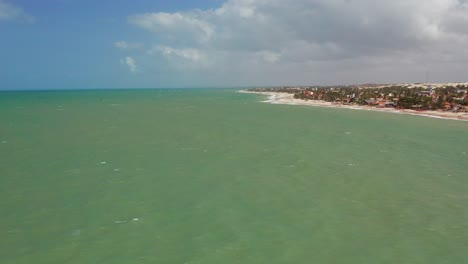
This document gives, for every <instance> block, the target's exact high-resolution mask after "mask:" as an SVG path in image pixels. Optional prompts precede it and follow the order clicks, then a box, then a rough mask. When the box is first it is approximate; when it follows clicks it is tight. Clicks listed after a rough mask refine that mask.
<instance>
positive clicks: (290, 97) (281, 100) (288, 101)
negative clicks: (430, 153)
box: [239, 90, 468, 121]
mask: <svg viewBox="0 0 468 264" xmlns="http://www.w3.org/2000/svg"><path fill="white" fill-rule="evenodd" d="M239 92H240V93H248V94H259V95H266V96H268V99H267V100H264V101H262V102H263V103H270V104H284V105H306V106H320V107H333V108H344V109H352V110H367V111H376V112H386V113H394V114H405V115H414V116H423V117H430V118H438V119H447V120H456V121H468V113H452V112H443V111H415V110H411V109H395V108H377V107H373V106H364V105H343V104H335V103H332V102H326V101H323V100H308V101H305V100H300V99H295V98H294V94H289V93H280V92H253V91H246V90H241V91H239Z"/></svg>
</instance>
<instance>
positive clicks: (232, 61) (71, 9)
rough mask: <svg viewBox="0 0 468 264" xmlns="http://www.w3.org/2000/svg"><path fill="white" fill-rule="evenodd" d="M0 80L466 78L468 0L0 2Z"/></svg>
mask: <svg viewBox="0 0 468 264" xmlns="http://www.w3.org/2000/svg"><path fill="white" fill-rule="evenodd" d="M0 62H1V63H0V89H47V88H62V89H72V88H132V87H141V88H147V87H237V86H260V85H307V84H310V85H314V84H350V83H369V82H374V83H375V82H378V83H389V82H422V81H425V78H426V72H429V80H430V81H432V82H446V81H468V1H467V0H392V1H388V0H288V1H287V0H193V1H186V0H171V1H166V0H132V1H130V0H128V1H124V0H100V1H95V0H41V1H36V0H0Z"/></svg>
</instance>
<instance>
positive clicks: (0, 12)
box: [0, 0, 35, 23]
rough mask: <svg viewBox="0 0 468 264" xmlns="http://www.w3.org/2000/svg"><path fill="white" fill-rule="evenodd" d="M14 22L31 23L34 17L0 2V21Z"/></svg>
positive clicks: (19, 8) (11, 5) (1, 0)
mask: <svg viewBox="0 0 468 264" xmlns="http://www.w3.org/2000/svg"><path fill="white" fill-rule="evenodd" d="M2 20H5V21H6V20H11V21H12V20H15V21H22V22H28V23H33V22H34V21H35V19H34V17H33V16H31V15H29V14H27V13H26V12H24V11H23V9H22V8H21V7H18V6H15V5H13V4H10V3H8V2H5V1H3V0H0V21H2Z"/></svg>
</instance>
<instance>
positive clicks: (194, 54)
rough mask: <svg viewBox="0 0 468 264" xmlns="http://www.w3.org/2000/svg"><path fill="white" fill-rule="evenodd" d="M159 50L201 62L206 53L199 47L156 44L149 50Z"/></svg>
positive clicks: (165, 53) (165, 54) (162, 52)
mask: <svg viewBox="0 0 468 264" xmlns="http://www.w3.org/2000/svg"><path fill="white" fill-rule="evenodd" d="M157 52H158V53H160V54H162V55H164V56H168V57H171V56H177V57H180V58H183V59H186V60H190V61H193V62H199V61H201V60H203V59H204V55H203V54H202V53H201V52H200V51H199V50H197V49H175V48H172V47H169V46H156V47H155V48H153V49H151V50H149V51H148V53H149V54H155V53H157Z"/></svg>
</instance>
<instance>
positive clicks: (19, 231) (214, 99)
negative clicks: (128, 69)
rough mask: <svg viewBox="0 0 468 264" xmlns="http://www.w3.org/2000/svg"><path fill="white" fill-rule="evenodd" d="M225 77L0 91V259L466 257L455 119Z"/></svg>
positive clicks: (466, 136)
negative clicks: (332, 103)
mask: <svg viewBox="0 0 468 264" xmlns="http://www.w3.org/2000/svg"><path fill="white" fill-rule="evenodd" d="M265 99H266V97H264V96H258V95H254V94H241V93H238V92H237V90H234V89H160V90H94V91H49V92H2V93H0V215H1V217H0V232H1V233H0V263H2V264H33V263H34V264H36V263H44V264H53V263H57V264H59V263H60V264H64V263H76V264H82V263H100V264H103V263H116V264H133V263H135V264H137V263H138V264H139V263H180V264H184V263H187V264H189V263H190V264H195V263H197V264H198V263H200V264H201V263H212V264H219V263H224V264H230V263H347V264H352V263H356V264H364V263H369V264H375V263H392V264H393V263H398V264H404V263H408V264H410V263H411V264H418V263H421V264H430V263H437V264H441V263H468V250H467V249H468V123H467V122H459V121H451V120H441V119H432V118H426V117H418V116H408V115H399V114H392V113H379V112H370V111H357V110H348V109H333V108H320V107H308V106H292V105H272V104H267V103H261V102H260V101H262V100H265Z"/></svg>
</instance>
